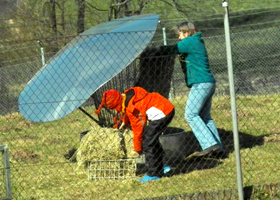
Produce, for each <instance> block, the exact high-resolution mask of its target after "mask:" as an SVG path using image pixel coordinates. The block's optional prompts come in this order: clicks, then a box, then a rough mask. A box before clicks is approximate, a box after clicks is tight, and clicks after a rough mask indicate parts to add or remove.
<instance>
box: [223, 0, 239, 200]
mask: <svg viewBox="0 0 280 200" xmlns="http://www.w3.org/2000/svg"><path fill="white" fill-rule="evenodd" d="M222 5H223V7H224V26H225V39H226V50H227V63H228V76H229V87H230V100H231V112H232V124H233V139H234V150H235V159H236V175H237V187H238V196H239V200H243V199H244V194H243V181H242V169H241V158H240V147H239V133H238V120H237V110H236V99H235V89H234V78H233V65H232V53H231V41H230V27H229V15H228V3H227V2H226V1H223V4H222Z"/></svg>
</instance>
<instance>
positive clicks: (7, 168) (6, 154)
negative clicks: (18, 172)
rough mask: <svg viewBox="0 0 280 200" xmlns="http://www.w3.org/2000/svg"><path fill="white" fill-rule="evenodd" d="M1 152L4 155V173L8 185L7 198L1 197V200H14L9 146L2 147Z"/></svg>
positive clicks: (0, 146) (0, 147)
mask: <svg viewBox="0 0 280 200" xmlns="http://www.w3.org/2000/svg"><path fill="white" fill-rule="evenodd" d="M0 151H1V153H2V159H3V166H4V168H3V169H4V173H5V177H6V179H5V184H6V196H5V197H0V200H11V199H12V190H11V189H12V188H11V178H10V162H9V151H8V145H0Z"/></svg>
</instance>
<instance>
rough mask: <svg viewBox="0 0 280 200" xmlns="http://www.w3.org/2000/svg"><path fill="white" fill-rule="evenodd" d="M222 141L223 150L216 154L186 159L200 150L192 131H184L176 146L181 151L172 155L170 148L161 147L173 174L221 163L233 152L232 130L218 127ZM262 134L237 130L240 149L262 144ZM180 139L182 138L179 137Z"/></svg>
mask: <svg viewBox="0 0 280 200" xmlns="http://www.w3.org/2000/svg"><path fill="white" fill-rule="evenodd" d="M218 131H219V134H220V137H221V140H222V143H223V150H224V151H223V152H222V153H216V154H214V153H213V154H209V155H207V156H203V157H192V158H189V159H186V157H188V156H189V155H190V154H192V153H193V152H195V151H201V149H200V146H199V143H198V141H197V140H196V138H195V136H194V135H193V133H192V132H185V139H184V142H181V143H180V144H179V143H178V144H177V148H178V149H181V152H180V153H179V154H178V150H175V151H177V152H173V155H172V154H170V152H169V151H170V149H168V147H164V144H163V148H164V150H165V152H166V154H167V155H166V157H168V158H167V159H166V161H167V162H166V163H167V165H170V166H171V167H172V169H173V173H172V174H171V175H174V174H181V173H189V172H192V171H194V170H203V169H211V168H214V167H216V166H218V165H219V164H221V163H222V159H227V158H228V157H229V154H230V153H232V152H234V141H233V132H232V131H227V130H224V129H218ZM264 137H265V136H264V135H263V136H252V135H249V134H246V133H243V132H239V143H240V149H244V148H252V147H254V146H260V145H263V144H264ZM179 141H182V138H180V139H179Z"/></svg>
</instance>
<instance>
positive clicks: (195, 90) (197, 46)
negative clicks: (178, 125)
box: [161, 22, 223, 157]
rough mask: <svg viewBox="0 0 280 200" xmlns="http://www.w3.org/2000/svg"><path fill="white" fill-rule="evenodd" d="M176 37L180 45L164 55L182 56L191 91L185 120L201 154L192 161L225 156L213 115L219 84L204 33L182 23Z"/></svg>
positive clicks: (198, 153) (170, 47)
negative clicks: (210, 62) (216, 89)
mask: <svg viewBox="0 0 280 200" xmlns="http://www.w3.org/2000/svg"><path fill="white" fill-rule="evenodd" d="M177 33H178V39H179V42H178V43H177V44H176V45H170V46H162V47H161V51H163V52H165V53H166V51H170V52H172V53H177V54H180V61H181V66H182V70H183V72H184V74H185V79H186V84H187V87H189V88H190V92H189V96H188V100H187V102H186V108H185V119H186V121H187V122H188V123H189V125H190V127H191V129H192V131H193V133H194V135H195V136H196V138H197V140H198V142H199V144H200V146H201V149H202V151H198V152H194V153H193V154H191V155H190V156H189V157H191V156H204V155H207V154H209V153H212V152H216V153H217V152H222V151H223V147H222V142H221V139H220V136H219V133H218V130H217V128H216V125H215V123H214V121H213V119H212V118H211V115H210V111H211V104H212V97H213V95H214V93H215V88H216V80H215V78H214V76H213V74H212V73H211V70H210V68H209V62H208V54H207V51H206V47H205V44H204V40H203V39H202V37H201V32H199V31H198V30H197V29H196V27H195V26H194V24H193V23H190V22H183V23H181V24H179V25H178V26H177ZM170 52H169V53H170Z"/></svg>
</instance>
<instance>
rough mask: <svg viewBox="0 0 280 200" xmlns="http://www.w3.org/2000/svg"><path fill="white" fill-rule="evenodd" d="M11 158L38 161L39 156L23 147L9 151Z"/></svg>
mask: <svg viewBox="0 0 280 200" xmlns="http://www.w3.org/2000/svg"><path fill="white" fill-rule="evenodd" d="M10 154H11V158H12V159H13V160H16V161H24V162H29V161H32V162H38V161H40V156H39V155H38V154H36V153H35V152H34V151H31V150H27V149H23V150H15V151H11V153H10Z"/></svg>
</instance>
